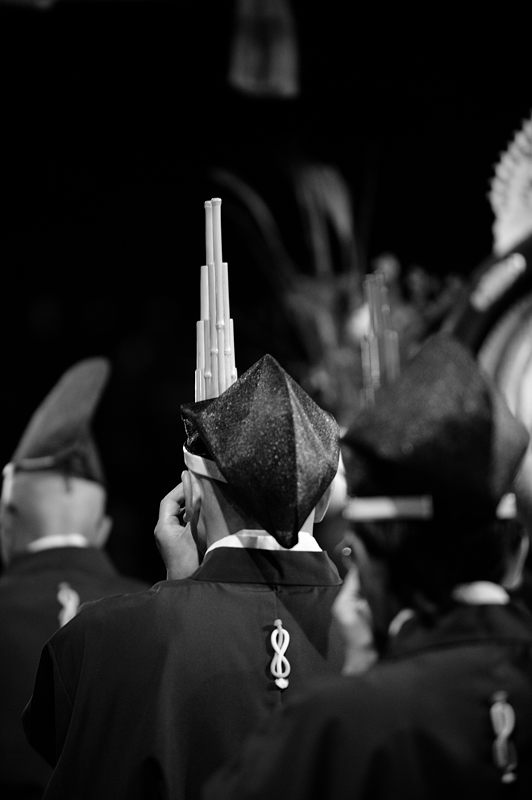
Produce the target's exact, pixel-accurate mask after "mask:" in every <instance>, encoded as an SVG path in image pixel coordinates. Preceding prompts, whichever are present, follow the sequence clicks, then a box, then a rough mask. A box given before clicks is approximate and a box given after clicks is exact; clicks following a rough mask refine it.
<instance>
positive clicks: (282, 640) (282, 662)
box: [270, 619, 290, 689]
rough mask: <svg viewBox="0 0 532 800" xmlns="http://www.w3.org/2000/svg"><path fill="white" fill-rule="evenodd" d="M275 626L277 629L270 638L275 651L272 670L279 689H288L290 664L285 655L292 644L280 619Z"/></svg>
mask: <svg viewBox="0 0 532 800" xmlns="http://www.w3.org/2000/svg"><path fill="white" fill-rule="evenodd" d="M274 625H275V628H274V629H273V631H272V635H271V637H270V638H271V643H272V647H273V650H274V656H273V658H272V663H271V665H270V670H271V673H272V675H273V677H274V678H275V683H276V684H277V686H278V687H279V689H286V687H287V686H288V676H289V675H290V663H289V661H288V659H287V658H285V655H284V654H285V653H286V651H287V648H288V645H289V644H290V634H289V633H288V631H287V630H286V628H283V623H282V622H281V620H280V619H276V620H275V622H274Z"/></svg>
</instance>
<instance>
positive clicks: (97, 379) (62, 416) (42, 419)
mask: <svg viewBox="0 0 532 800" xmlns="http://www.w3.org/2000/svg"><path fill="white" fill-rule="evenodd" d="M109 375H110V364H109V362H108V361H107V359H105V358H99V357H97V358H87V359H84V360H83V361H79V362H78V363H76V364H74V365H73V366H72V367H70V369H68V370H67V371H66V372H65V373H64V374H63V375H62V377H61V378H60V379H59V381H58V382H57V384H56V385H55V386H54V388H53V389H52V390H51V391H50V393H49V394H48V395H47V396H46V397H45V398H44V400H43V401H42V403H41V404H40V406H39V407H38V408H37V410H36V411H35V412H34V414H33V416H32V417H31V419H30V421H29V423H28V425H27V427H26V429H25V431H24V433H23V434H22V437H21V439H20V442H19V444H18V446H17V448H16V450H15V452H14V454H13V456H12V458H11V461H10V463H9V464H8V465H6V467H4V477H5V478H6V477H7V474H8V473H9V472H11V473H13V472H17V471H36V470H54V471H60V472H63V473H64V474H66V475H70V476H73V477H79V478H85V479H86V480H90V481H95V482H97V483H100V484H102V485H105V473H104V469H103V466H102V462H101V458H100V455H99V452H98V449H97V447H96V443H95V441H94V438H93V435H92V431H91V421H92V418H93V416H94V413H95V411H96V408H97V406H98V403H99V401H100V397H101V395H102V392H103V390H104V388H105V386H106V384H107V381H108V379H109Z"/></svg>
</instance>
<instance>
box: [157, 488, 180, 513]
mask: <svg viewBox="0 0 532 800" xmlns="http://www.w3.org/2000/svg"><path fill="white" fill-rule="evenodd" d="M184 503H185V492H184V487H183V483H179V484H178V485H177V486H175V487H174V488H173V489H171V491H169V492H168V494H167V495H165V496H164V497H163V499H162V500H161V502H160V503H159V519H160V520H167V519H169V518H170V517H177V516H178V515H179V513H180V511H181V510H182V509H183V506H184Z"/></svg>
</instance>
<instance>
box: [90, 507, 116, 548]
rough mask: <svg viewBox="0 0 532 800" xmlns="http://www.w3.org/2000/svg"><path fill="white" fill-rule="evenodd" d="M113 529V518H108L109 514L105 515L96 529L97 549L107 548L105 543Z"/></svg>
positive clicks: (95, 541) (95, 540)
mask: <svg viewBox="0 0 532 800" xmlns="http://www.w3.org/2000/svg"><path fill="white" fill-rule="evenodd" d="M112 527H113V520H112V519H111V517H108V516H107V514H104V515H103V516H102V518H101V519H100V522H99V523H98V526H97V529H96V536H95V538H94V543H95V545H96V547H105V543H106V542H107V539H108V538H109V534H110V533H111V528H112Z"/></svg>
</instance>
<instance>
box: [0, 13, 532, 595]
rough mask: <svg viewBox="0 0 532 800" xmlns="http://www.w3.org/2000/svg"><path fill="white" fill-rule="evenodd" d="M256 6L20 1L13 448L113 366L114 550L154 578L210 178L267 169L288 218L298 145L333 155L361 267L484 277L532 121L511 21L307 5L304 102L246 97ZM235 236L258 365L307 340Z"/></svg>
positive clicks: (0, 45) (7, 348)
mask: <svg viewBox="0 0 532 800" xmlns="http://www.w3.org/2000/svg"><path fill="white" fill-rule="evenodd" d="M235 5H236V4H235V3H233V2H226V0H212V1H211V2H204V3H200V2H188V1H186V2H182V0H174V1H173V2H170V0H169V1H168V2H148V1H147V0H146V1H145V2H142V1H141V0H137V2H105V1H104V0H100V2H75V1H74V0H73V1H72V2H68V0H64V1H63V2H61V1H60V0H59V1H58V2H57V3H56V4H55V5H53V6H52V7H50V8H41V9H36V8H34V7H32V6H31V5H30V4H29V3H28V4H24V3H16V2H14V1H13V2H3V3H0V81H1V83H0V91H1V134H0V142H1V151H0V203H1V220H2V224H1V230H0V269H1V273H0V274H1V283H0V302H1V309H2V312H1V314H2V325H3V350H2V365H3V381H2V391H1V396H0V397H1V400H0V402H1V411H2V421H3V427H2V435H1V437H0V457H1V459H2V461H3V463H5V462H6V461H8V460H9V458H10V456H11V454H12V452H13V450H14V449H15V447H16V444H17V442H18V439H19V437H20V435H21V433H22V430H23V428H24V426H25V424H26V422H27V421H28V419H29V416H30V415H31V413H33V411H34V410H35V408H36V406H37V404H38V403H39V402H40V401H41V400H42V398H43V397H44V395H45V394H46V393H47V392H48V391H49V389H50V388H51V387H52V385H53V384H54V383H55V381H56V380H57V379H58V378H59V377H60V375H61V373H62V372H63V371H64V370H65V369H66V368H67V367H68V366H70V365H71V364H72V363H73V362H74V361H76V360H78V359H80V358H83V357H85V356H89V355H105V356H107V357H108V358H109V359H110V360H111V362H112V366H113V373H112V377H111V381H110V383H109V385H108V388H107V390H106V393H105V395H104V398H103V400H102V404H101V407H100V408H99V410H98V414H97V417H96V419H95V431H96V434H97V436H98V437H99V442H100V444H101V450H102V456H103V459H104V462H105V464H106V466H107V471H108V477H109V482H110V509H111V512H112V513H113V515H114V517H115V528H114V532H113V535H112V539H111V542H110V546H109V550H110V552H111V554H112V555H113V557H114V558H115V560H116V561H117V563H118V564H119V566H120V567H121V568H122V569H124V570H125V571H127V572H130V573H132V574H137V575H140V576H142V577H145V578H147V579H148V580H156V579H158V578H159V577H161V576H162V568H161V565H160V562H159V559H158V555H157V553H156V551H155V547H154V542H153V527H154V524H155V521H156V518H157V512H158V504H159V501H160V499H161V498H162V496H163V495H164V494H165V493H166V492H167V491H169V490H170V488H172V487H173V486H174V485H175V484H176V483H177V482H178V481H179V475H180V472H181V469H182V458H181V446H182V442H183V434H182V425H181V421H180V417H179V404H180V403H181V402H184V401H189V400H191V399H193V373H194V359H195V329H194V322H195V320H196V319H197V316H198V308H199V291H198V275H199V272H198V270H199V267H200V265H201V264H202V263H203V261H204V238H203V201H204V200H205V199H208V198H209V197H211V196H212V194H211V193H210V192H211V189H212V183H211V182H210V179H209V168H210V167H212V166H217V165H222V166H226V167H227V166H229V167H231V168H237V169H243V170H244V171H245V170H248V172H249V173H250V174H253V175H254V177H255V178H256V180H257V182H258V184H259V185H261V186H262V188H263V189H264V191H265V193H266V194H268V196H269V197H270V198H271V199H272V203H273V205H274V206H275V208H276V210H278V212H279V215H280V217H281V218H283V213H284V212H285V211H286V210H287V209H286V204H287V201H286V197H284V195H283V193H282V191H280V190H278V186H279V184H278V182H276V174H277V173H276V167H277V165H278V163H279V157H280V154H283V155H284V156H285V157H286V158H290V157H291V155H292V154H297V155H301V154H303V155H304V156H305V157H307V158H310V159H315V160H321V161H325V162H328V163H331V164H334V165H335V167H337V169H338V170H339V171H340V172H341V174H342V175H343V176H344V177H345V180H346V181H347V183H348V185H349V187H350V189H351V191H352V195H353V199H354V212H355V226H356V228H357V231H358V236H359V241H360V252H361V253H362V255H363V258H362V261H361V264H360V268H361V269H362V270H364V269H369V265H370V263H371V260H372V259H373V258H374V257H376V256H378V255H379V254H380V253H382V252H384V251H391V252H393V253H395V254H396V255H397V256H398V258H399V260H400V261H401V263H402V264H404V265H408V264H413V263H417V264H421V265H423V267H424V268H425V269H427V270H429V271H432V272H434V273H436V274H438V275H445V274H446V273H447V272H455V273H459V274H460V275H463V276H464V277H466V278H467V276H469V275H470V274H471V273H472V271H473V270H474V268H475V267H476V266H477V265H478V264H479V263H480V262H481V261H482V260H484V258H485V257H486V256H487V255H488V254H489V252H490V250H491V241H492V240H491V224H492V215H491V211H490V208H489V204H488V201H487V198H486V195H487V192H488V188H489V181H490V179H491V176H492V169H493V165H494V164H495V163H496V161H497V159H498V155H499V152H500V151H501V150H504V149H505V147H506V145H507V143H508V141H509V140H510V139H511V138H512V136H513V133H514V131H515V130H516V129H517V128H519V127H520V125H521V122H522V120H523V118H524V117H526V116H528V114H529V111H530V109H531V108H532V91H531V90H530V67H529V64H530V56H529V47H528V43H527V36H526V32H525V31H523V30H522V28H523V27H524V26H523V25H522V24H521V23H520V20H519V18H518V16H517V15H514V14H511V13H510V10H508V11H507V12H506V17H507V20H505V19H500V18H498V19H497V20H495V19H491V18H490V17H489V14H488V12H486V13H485V16H484V17H481V18H477V19H475V20H469V21H468V20H467V19H465V18H463V17H461V16H460V15H458V14H456V15H455V16H450V15H448V16H442V15H441V14H438V13H437V12H436V11H433V12H432V13H431V16H426V17H422V18H420V17H419V16H417V17H414V16H412V18H410V19H409V18H407V17H404V16H399V15H397V16H395V17H393V18H392V17H391V16H390V15H389V14H388V13H387V12H386V11H385V10H384V9H380V8H379V9H376V10H375V11H374V12H373V13H370V11H368V10H366V11H363V10H361V7H355V6H354V5H353V4H351V3H347V2H339V0H330V1H329V2H327V3H315V2H306V3H304V2H294V3H292V7H293V10H294V14H295V18H296V22H297V35H298V41H299V47H300V63H301V92H300V95H299V97H298V98H297V99H295V100H289V101H286V100H285V101H283V100H256V99H251V98H249V97H246V96H242V95H239V94H238V93H237V92H235V91H234V90H232V89H231V88H230V87H229V86H228V83H227V66H228V59H229V50H230V42H231V37H232V31H233V27H232V26H233V20H234V12H235ZM222 199H223V198H222ZM223 219H224V217H223V212H222V220H223ZM236 228H237V226H232V227H228V228H227V229H226V227H224V257H225V258H226V260H228V262H229V265H230V270H231V300H232V312H233V317H234V319H235V332H236V354H237V365H238V367H239V370H240V372H242V371H244V369H246V368H247V367H248V366H250V365H251V363H253V361H254V360H255V359H256V358H258V357H259V356H260V355H262V353H263V352H265V351H266V350H269V351H270V352H272V353H273V355H279V356H284V354H285V351H284V349H283V348H285V347H286V349H287V350H288V349H289V348H290V342H285V343H279V342H278V341H277V340H275V339H272V338H270V333H271V326H273V325H274V322H273V321H272V313H271V309H272V308H274V309H275V303H274V302H273V305H272V296H271V294H272V289H271V283H270V282H269V281H268V279H267V277H265V275H264V273H263V272H262V273H258V272H256V271H255V272H254V271H253V270H252V269H251V267H252V265H250V264H249V263H246V262H245V259H243V260H240V249H239V237H238V231H237V229H236ZM289 237H290V234H289V232H288V233H287V238H288V239H289ZM294 247H295V245H294ZM271 268H272V270H274V269H275V265H274V264H272V265H271ZM265 309H269V310H268V312H266V310H265ZM239 333H240V336H239Z"/></svg>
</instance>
